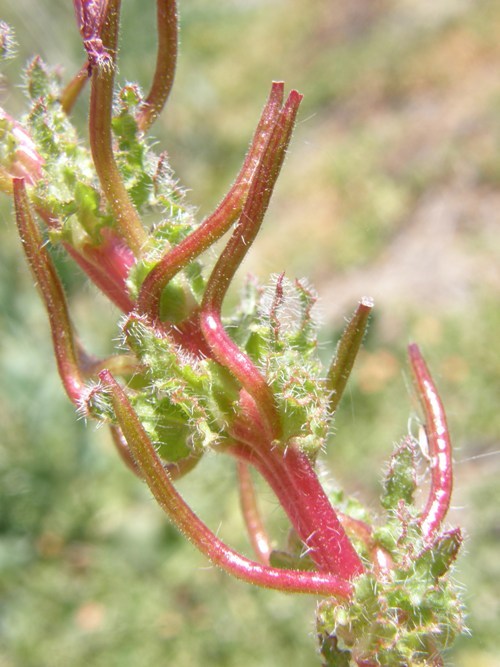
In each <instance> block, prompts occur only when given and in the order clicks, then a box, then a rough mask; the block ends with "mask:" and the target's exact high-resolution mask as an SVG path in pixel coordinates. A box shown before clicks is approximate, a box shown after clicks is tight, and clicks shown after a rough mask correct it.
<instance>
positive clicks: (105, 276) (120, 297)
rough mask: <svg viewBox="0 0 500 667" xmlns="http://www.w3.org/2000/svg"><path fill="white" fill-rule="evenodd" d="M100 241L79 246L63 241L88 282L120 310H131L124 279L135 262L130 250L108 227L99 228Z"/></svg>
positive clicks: (132, 303) (131, 302)
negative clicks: (96, 244) (75, 246)
mask: <svg viewBox="0 0 500 667" xmlns="http://www.w3.org/2000/svg"><path fill="white" fill-rule="evenodd" d="M103 236H104V238H103V242H102V244H100V245H98V246H94V245H91V244H90V243H88V244H86V245H84V246H83V247H82V248H81V249H79V250H77V249H76V248H73V246H71V245H70V244H69V243H64V244H63V245H64V248H65V249H66V251H67V252H68V254H69V255H71V257H72V258H73V259H74V260H75V262H76V263H77V264H78V265H79V266H80V268H81V269H82V270H83V271H84V272H85V273H86V274H87V276H88V277H89V278H90V279H91V280H92V282H93V283H94V284H95V285H96V286H97V287H98V288H99V289H100V290H101V291H102V292H103V293H104V294H105V295H106V296H107V297H108V298H109V299H110V300H111V301H112V302H113V303H114V304H115V305H116V306H118V308H120V310H122V311H123V312H124V313H130V312H131V311H132V310H133V309H134V302H133V301H132V299H131V298H130V296H129V294H128V289H127V284H126V281H127V278H128V274H129V271H130V269H131V267H132V265H133V264H134V262H135V258H134V255H133V254H132V252H131V250H130V249H129V248H128V247H127V246H126V245H125V244H124V243H123V241H122V239H120V238H118V237H117V236H116V235H115V234H114V232H113V231H112V230H109V229H105V230H103Z"/></svg>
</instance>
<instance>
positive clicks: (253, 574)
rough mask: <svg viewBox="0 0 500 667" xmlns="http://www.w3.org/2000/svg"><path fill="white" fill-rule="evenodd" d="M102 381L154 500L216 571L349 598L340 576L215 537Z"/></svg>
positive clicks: (106, 377)
mask: <svg viewBox="0 0 500 667" xmlns="http://www.w3.org/2000/svg"><path fill="white" fill-rule="evenodd" d="M100 378H101V381H102V382H103V383H104V385H105V386H106V388H107V389H108V390H109V391H110V393H111V397H112V402H113V408H114V411H115V414H116V418H117V420H118V424H119V426H120V429H121V431H122V433H123V436H124V438H125V440H126V441H127V444H128V446H129V448H130V450H131V451H132V453H133V456H134V459H135V461H136V462H137V465H138V467H139V468H140V470H141V473H142V476H143V478H144V479H145V481H146V482H147V484H148V486H149V488H150V489H151V491H152V493H153V495H154V497H155V498H156V500H157V501H158V503H159V505H160V506H161V507H162V508H163V510H164V511H165V512H166V514H167V515H168V516H169V517H170V519H171V520H172V521H173V523H174V524H175V525H176V526H177V527H178V528H179V530H181V531H182V532H183V533H184V534H185V535H186V537H187V538H188V539H189V540H190V541H191V542H193V544H194V545H195V546H196V547H197V548H198V549H199V550H200V551H201V552H202V553H203V554H205V555H206V556H207V558H209V560H210V561H211V562H212V563H213V564H214V565H218V566H219V567H221V568H222V569H223V570H225V571H227V572H228V573H229V574H232V575H233V576H235V577H236V578H238V579H242V580H243V581H246V582H248V583H251V584H255V585H257V586H263V587H266V588H273V589H276V590H282V591H289V592H296V593H313V594H320V595H331V596H334V597H338V598H340V599H348V598H349V596H350V595H351V593H352V586H351V584H350V583H349V582H347V581H345V580H344V579H342V578H340V577H338V576H335V575H333V574H326V573H322V572H300V571H295V570H281V569H278V568H273V567H267V566H265V565H260V564H259V563H255V562H253V561H250V560H248V559H247V558H245V557H243V556H241V555H240V554H238V553H237V552H236V551H234V550H233V549H231V548H230V547H228V546H227V545H226V544H224V542H222V541H221V540H220V539H219V538H218V537H216V535H214V533H212V532H211V531H210V530H209V528H207V526H206V525H205V524H204V523H203V522H202V521H201V520H200V519H199V517H198V516H197V515H196V514H195V513H194V512H193V510H192V509H191V508H190V507H189V506H188V505H187V504H186V503H185V502H184V500H183V499H182V497H181V496H180V494H179V493H178V492H177V491H176V489H175V487H174V485H173V484H172V481H171V479H170V477H169V474H168V473H167V471H166V470H165V469H164V467H163V465H162V462H161V460H160V458H159V457H158V454H157V453H156V450H155V448H154V447H153V444H152V443H151V441H150V440H149V438H148V436H147V434H146V432H145V430H144V428H143V427H142V425H141V423H140V421H139V419H138V417H137V415H136V413H135V412H134V410H133V408H132V406H131V404H130V402H129V400H128V398H127V396H126V394H125V392H124V391H123V390H122V389H121V387H120V386H119V385H118V384H117V382H116V381H115V380H114V378H113V377H112V375H111V374H110V373H109V372H107V371H102V373H101V374H100Z"/></svg>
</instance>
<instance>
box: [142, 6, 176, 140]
mask: <svg viewBox="0 0 500 667" xmlns="http://www.w3.org/2000/svg"><path fill="white" fill-rule="evenodd" d="M156 17H157V26H158V27H157V35H158V50H157V56H156V69H155V73H154V77H153V83H152V84H151V89H150V91H149V93H148V96H147V97H146V99H145V100H144V102H143V103H142V105H141V108H140V110H139V113H138V114H137V125H138V127H139V129H140V130H141V131H142V132H146V130H148V128H149V127H151V125H152V124H153V123H154V121H155V120H156V118H157V117H158V116H159V114H160V112H161V110H162V109H163V107H164V106H165V103H166V101H167V99H168V96H169V95H170V91H171V90H172V84H173V82H174V74H175V66H176V63H177V41H178V29H177V23H178V21H177V3H176V2H175V0H157V2H156Z"/></svg>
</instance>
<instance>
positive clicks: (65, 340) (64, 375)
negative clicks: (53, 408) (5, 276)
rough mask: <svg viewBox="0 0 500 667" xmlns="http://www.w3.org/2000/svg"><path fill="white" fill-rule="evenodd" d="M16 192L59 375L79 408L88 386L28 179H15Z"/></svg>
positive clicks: (20, 222)
mask: <svg viewBox="0 0 500 667" xmlns="http://www.w3.org/2000/svg"><path fill="white" fill-rule="evenodd" d="M13 190H14V204H15V209H16V222H17V227H18V230H19V235H20V237H21V241H22V244H23V248H24V252H25V254H26V258H27V260H28V263H29V265H30V268H31V271H32V273H33V275H34V277H35V280H36V282H37V284H38V288H39V290H40V293H41V296H42V300H43V302H44V304H45V308H46V309H47V313H48V316H49V323H50V329H51V333H52V342H53V345H54V353H55V357H56V361H57V367H58V370H59V375H60V376H61V379H62V382H63V385H64V388H65V390H66V393H67V394H68V396H69V398H70V399H71V401H72V402H73V403H74V404H75V405H79V402H80V400H81V398H82V396H83V393H84V390H85V383H84V380H83V378H82V374H81V372H80V367H79V356H78V352H77V346H76V343H75V339H74V335H73V327H72V325H71V321H70V317H69V313H68V307H67V305H66V298H65V296H64V291H63V288H62V285H61V281H60V280H59V277H58V276H57V273H56V271H55V269H54V265H53V263H52V260H51V258H50V255H49V253H48V252H47V250H46V248H45V247H44V242H43V238H42V235H41V233H40V230H39V229H38V226H37V224H36V223H35V221H34V219H33V215H32V213H31V210H30V205H29V201H28V196H27V194H26V187H25V185H24V179H22V178H15V179H14V180H13Z"/></svg>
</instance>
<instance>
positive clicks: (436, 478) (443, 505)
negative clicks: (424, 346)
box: [408, 343, 453, 539]
mask: <svg viewBox="0 0 500 667" xmlns="http://www.w3.org/2000/svg"><path fill="white" fill-rule="evenodd" d="M408 354H409V357H410V363H411V367H412V371H413V376H414V379H415V384H416V387H417V391H418V397H419V399H420V402H421V404H422V408H423V410H424V414H425V420H426V433H427V438H428V441H429V455H430V469H431V488H430V492H429V498H428V500H427V504H426V506H425V508H424V510H423V512H422V514H421V516H420V524H421V526H422V532H423V534H424V536H425V537H426V538H427V539H431V538H432V537H433V536H434V535H435V533H436V531H437V530H438V529H439V526H440V525H441V522H442V521H443V519H444V517H445V516H446V514H447V512H448V508H449V506H450V499H451V492H452V488H453V463H452V449H451V441H450V436H449V431H448V424H447V422H446V415H445V411H444V407H443V404H442V402H441V399H440V398H439V394H438V391H437V389H436V386H435V384H434V381H433V379H432V377H431V375H430V373H429V370H428V368H427V365H426V363H425V361H424V359H423V357H422V355H421V354H420V350H419V349H418V346H417V345H415V343H412V344H411V345H409V346H408Z"/></svg>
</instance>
